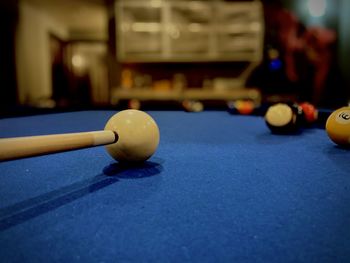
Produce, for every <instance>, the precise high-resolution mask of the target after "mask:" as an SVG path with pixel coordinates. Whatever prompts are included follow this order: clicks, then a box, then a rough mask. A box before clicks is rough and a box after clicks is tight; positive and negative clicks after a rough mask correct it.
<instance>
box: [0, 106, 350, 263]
mask: <svg viewBox="0 0 350 263" xmlns="http://www.w3.org/2000/svg"><path fill="white" fill-rule="evenodd" d="M148 113H149V114H150V115H151V116H152V117H153V118H154V119H155V120H156V122H157V123H158V125H159V128H160V133H161V140H160V144H159V148H158V149H157V151H156V153H155V154H154V155H153V156H152V157H151V158H150V159H149V160H148V161H147V162H145V163H144V164H142V165H138V166H134V167H128V166H125V165H122V164H119V163H118V162H116V161H114V160H113V159H112V158H111V157H110V156H109V155H108V154H107V152H106V151H105V149H104V147H103V146H102V147H101V146H100V147H94V148H87V149H81V150H76V151H70V152H65V153H56V154H51V155H45V156H38V157H32V158H26V159H20V160H14V161H7V162H1V163H0V179H1V180H0V261H1V262H317V263H320V262H346V261H347V262H348V261H349V259H350V151H349V150H346V149H342V148H339V147H338V146H336V145H335V144H333V143H332V142H331V141H330V140H329V138H328V137H327V134H326V132H325V130H324V129H320V128H313V129H306V130H304V131H302V132H300V133H299V134H296V135H273V134H271V133H270V131H269V130H268V128H267V126H266V125H265V122H264V119H263V118H262V117H259V116H241V115H232V114H229V113H228V112H225V111H203V112H199V113H188V112H183V111H149V112H148ZM113 114H114V112H113V111H80V112H67V113H56V114H46V115H36V116H27V117H16V118H3V119H1V120H0V137H15V136H28V135H41V134H53V133H69V132H83V131H93V130H100V129H103V127H104V125H105V123H106V122H107V120H108V119H109V118H110V117H111V116H112V115H113ZM0 150H1V149H0Z"/></svg>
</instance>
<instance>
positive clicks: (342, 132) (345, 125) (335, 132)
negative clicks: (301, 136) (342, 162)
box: [326, 107, 350, 147]
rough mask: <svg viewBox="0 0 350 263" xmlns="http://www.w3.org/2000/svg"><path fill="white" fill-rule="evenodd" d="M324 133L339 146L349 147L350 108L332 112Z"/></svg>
mask: <svg viewBox="0 0 350 263" xmlns="http://www.w3.org/2000/svg"><path fill="white" fill-rule="evenodd" d="M326 131H327V134H328V136H329V138H330V139H331V140H332V141H333V142H335V143H336V144H338V145H340V146H345V147H349V146H350V107H343V108H340V109H338V110H336V111H334V112H333V113H332V114H331V115H330V116H329V117H328V119H327V122H326Z"/></svg>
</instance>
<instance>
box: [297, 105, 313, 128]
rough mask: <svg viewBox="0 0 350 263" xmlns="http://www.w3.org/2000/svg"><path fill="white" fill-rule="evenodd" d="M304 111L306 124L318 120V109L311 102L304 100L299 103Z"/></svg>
mask: <svg viewBox="0 0 350 263" xmlns="http://www.w3.org/2000/svg"><path fill="white" fill-rule="evenodd" d="M299 105H300V107H301V108H302V110H303V113H304V123H305V124H306V125H310V124H313V123H314V122H316V121H317V118H318V110H317V109H316V108H315V106H313V105H312V104H311V103H308V102H303V103H300V104H299Z"/></svg>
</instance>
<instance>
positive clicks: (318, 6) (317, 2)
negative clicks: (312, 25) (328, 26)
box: [307, 0, 327, 17]
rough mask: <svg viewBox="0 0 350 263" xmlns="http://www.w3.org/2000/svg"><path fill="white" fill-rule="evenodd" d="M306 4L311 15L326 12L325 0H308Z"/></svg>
mask: <svg viewBox="0 0 350 263" xmlns="http://www.w3.org/2000/svg"><path fill="white" fill-rule="evenodd" d="M307 6H308V9H309V12H310V15H311V16H313V17H321V16H324V14H325V13H326V8H327V2H326V0H309V1H308V4H307Z"/></svg>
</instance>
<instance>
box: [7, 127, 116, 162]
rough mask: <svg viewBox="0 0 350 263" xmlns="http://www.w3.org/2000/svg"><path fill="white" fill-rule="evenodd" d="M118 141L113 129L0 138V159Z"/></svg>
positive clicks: (30, 155)
mask: <svg viewBox="0 0 350 263" xmlns="http://www.w3.org/2000/svg"><path fill="white" fill-rule="evenodd" d="M117 141H118V135H117V134H116V133H115V132H113V131H92V132H78V133H65V134H53V135H40V136H29V137H17V138H5V139H0V161H7V160H13V159H19V158H24V157H32V156H38V155H45V154H49V153H57V152H63V151H71V150H76V149H81V148H87V147H93V146H98V145H106V144H111V143H115V142H117Z"/></svg>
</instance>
